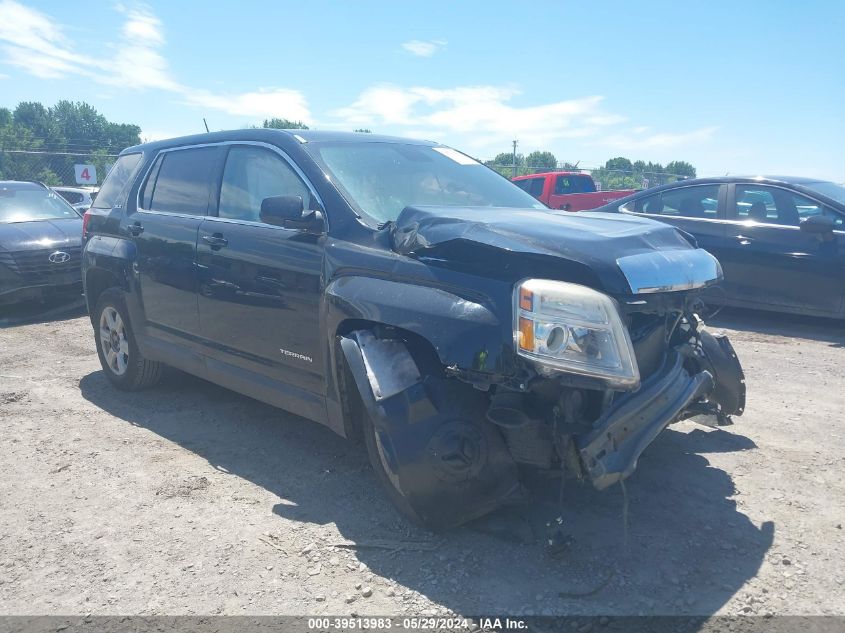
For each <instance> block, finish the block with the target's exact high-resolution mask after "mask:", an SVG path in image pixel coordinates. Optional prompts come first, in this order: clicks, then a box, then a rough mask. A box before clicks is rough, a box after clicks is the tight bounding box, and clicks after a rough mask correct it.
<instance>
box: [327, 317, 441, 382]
mask: <svg viewBox="0 0 845 633" xmlns="http://www.w3.org/2000/svg"><path fill="white" fill-rule="evenodd" d="M355 330H373V331H374V332H375V334H376V336H379V337H385V338H386V337H390V338H399V339H402V341H403V342H404V343H405V346H406V347H407V348H408V352H409V353H410V354H411V356H412V357H413V359H414V362H415V363H416V364H417V367H418V368H419V370H420V374H423V375H426V374H433V375H438V376H439V375H442V373H443V365H442V364H441V362H440V356H439V355H438V353H437V350H436V349H435V348H434V345H432V344H431V342H430V341H429V340H428V339H427V338H425V337H424V336H421V335H419V334H416V333H415V332H411V331H410V330H406V329H404V328H400V327H396V326H393V325H388V324H386V323H379V322H378V321H368V320H365V319H347V320H346V321H343V322H342V323H340V325H338V327H337V331H336V332H335V335H336V336H344V335H346V334H349V333H350V332H354V331H355Z"/></svg>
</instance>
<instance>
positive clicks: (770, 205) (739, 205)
mask: <svg viewBox="0 0 845 633" xmlns="http://www.w3.org/2000/svg"><path fill="white" fill-rule="evenodd" d="M776 193H777V190H776V189H772V188H771V187H760V186H755V185H737V186H736V195H735V196H734V198H735V202H734V214H733V215H734V219H736V220H753V221H754V222H758V223H764V224H781V223H782V222H780V221H779V219H778V206H777V204H776V202H775V194H776ZM784 223H787V222H784ZM796 224H797V221H796Z"/></svg>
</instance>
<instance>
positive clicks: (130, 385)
mask: <svg viewBox="0 0 845 633" xmlns="http://www.w3.org/2000/svg"><path fill="white" fill-rule="evenodd" d="M115 315H117V316H115ZM117 317H119V321H118V318H117ZM92 322H93V325H94V341H95V343H96V345H97V356H98V357H99V358H100V365H102V367H103V373H105V375H106V378H108V379H109V382H110V383H111V384H113V385H114V386H115V387H117V388H118V389H122V390H124V391H138V390H139V389H144V388H146V387H150V386H152V385H155V384H156V383H157V382H158V381H159V379H160V378H161V370H162V365H161V363H159V362H157V361H152V360H148V359H146V358H145V357H144V356H143V355H142V354H141V350H139V349H138V344H137V343H136V341H135V334H134V333H133V331H132V325H131V323H130V321H129V313H128V311H127V310H126V301H125V300H124V295H123V291H122V290H120V289H119V288H109V289H108V290H105V291H104V292H103V293H102V294H101V295H100V297H99V299H98V300H97V306H96V308H95V309H94V314H93V319H92ZM101 326H105V327H101ZM107 333H108V336H106V334H107Z"/></svg>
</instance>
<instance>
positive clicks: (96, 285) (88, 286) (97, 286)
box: [85, 268, 120, 319]
mask: <svg viewBox="0 0 845 633" xmlns="http://www.w3.org/2000/svg"><path fill="white" fill-rule="evenodd" d="M119 287H120V280H119V279H118V278H117V276H116V275H115V274H114V273H111V272H109V271H107V270H103V269H101V268H93V269H91V270H89V271H88V273H87V274H86V275H85V301H86V302H87V303H88V314H89V315H90V316H91V318H92V319H93V318H94V308H95V307H96V305H97V301H99V299H100V295H101V294H103V292H104V291H106V290H108V289H109V288H119Z"/></svg>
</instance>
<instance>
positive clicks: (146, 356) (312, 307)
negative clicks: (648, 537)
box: [83, 130, 745, 528]
mask: <svg viewBox="0 0 845 633" xmlns="http://www.w3.org/2000/svg"><path fill="white" fill-rule="evenodd" d="M86 218H87V225H86V237H85V242H86V243H85V247H84V253H83V261H84V263H83V272H84V281H85V292H86V298H87V301H88V308H89V312H90V315H91V322H92V324H93V326H94V332H95V341H96V346H97V352H98V354H99V357H100V361H101V363H102V366H103V369H104V371H105V375H106V376H107V377H108V379H109V380H110V381H111V382H112V383H113V384H114V385H115V386H117V387H119V388H122V389H138V388H141V387H145V386H148V385H151V384H153V383H155V382H156V381H157V380H158V378H159V375H160V371H161V364H162V363H167V364H169V365H173V366H175V367H178V368H180V369H182V370H184V371H187V372H190V373H193V374H196V375H198V376H202V377H204V378H206V379H208V380H211V381H213V382H216V383H219V384H221V385H224V386H226V387H228V388H230V389H233V390H235V391H239V392H241V393H244V394H247V395H249V396H252V397H255V398H258V399H260V400H263V401H265V402H268V403H271V404H273V405H276V406H279V407H282V408H284V409H287V410H289V411H292V412H294V413H296V414H299V415H301V416H304V417H306V418H310V419H312V420H316V421H317V422H320V423H322V424H326V425H328V426H329V427H330V428H331V429H333V430H334V431H336V432H337V433H339V434H341V435H345V436H347V437H352V438H355V437H361V436H363V439H364V441H365V442H366V446H367V449H368V453H369V456H370V460H371V462H372V464H373V467H374V468H375V471H376V473H377V475H378V478H379V480H380V482H381V483H382V484H383V486H384V488H385V490H386V491H387V494H388V496H389V497H390V499H391V500H392V501H393V502H394V504H395V505H396V506H397V507H398V508H399V509H400V510H401V511H402V512H403V513H404V514H405V515H406V516H407V517H409V518H411V519H412V520H414V521H417V522H419V523H422V524H424V525H427V526H429V527H433V528H446V527H449V526H453V525H456V524H459V523H462V522H465V521H467V520H469V519H471V518H474V517H477V516H480V515H482V514H484V513H486V512H488V511H490V510H492V509H493V508H495V507H496V506H497V505H499V504H501V503H503V502H505V501H508V500H515V499H518V498H519V497H520V495H521V494H522V492H521V491H522V486H521V485H520V479H519V476H520V474H519V473H520V471H519V469H518V468H517V465H521V466H526V467H528V466H530V467H534V468H538V469H542V470H545V471H548V472H552V473H559V474H568V475H574V476H577V477H580V478H583V479H586V480H589V481H591V482H592V483H593V484H594V485H595V486H596V487H598V488H604V487H606V486H609V485H611V484H613V483H615V482H618V481H620V480H621V479H623V478H625V477H627V476H628V475H630V474H631V472H632V471H633V470H634V468H635V467H636V463H637V459H638V457H639V456H640V454H641V453H642V452H643V450H644V449H645V448H646V447H647V446H648V445H649V444H650V443H651V441H652V440H653V439H654V438H655V436H656V435H657V434H658V433H659V432H660V431H661V430H662V429H664V428H665V427H666V426H667V425H668V424H670V423H672V422H674V421H676V420H679V419H682V418H687V417H690V416H693V415H710V416H715V417H716V418H717V419H719V420H721V421H723V422H725V421H727V418H728V416H730V415H732V414H740V413H742V410H743V407H744V401H745V387H744V381H743V377H742V370H741V367H740V365H739V362H738V360H737V358H736V355H735V354H734V352H733V350H732V348H731V345H730V343H729V342H728V339H727V338H724V337H714V336H712V335H710V334H709V333H707V332H706V331H705V330H703V329H702V327H701V323H700V322H699V321H698V319H697V318H696V317H695V316H694V308H695V305H696V301H697V294H698V291H699V289H701V288H703V287H705V286H707V285H708V284H711V283H713V282H715V281H717V280H718V279H719V277H720V274H721V273H720V270H719V265H718V262H717V261H716V260H715V259H714V258H713V257H712V256H711V255H709V254H708V253H706V252H705V251H703V250H701V249H698V248H695V247H694V246H693V245H692V244H691V243H690V241H689V240H688V239H687V238H686V237H685V236H684V235H683V234H682V233H681V232H679V231H677V230H676V229H674V228H672V227H668V226H665V225H662V224H660V223H657V222H653V221H651V220H647V219H642V218H635V217H628V216H620V215H618V214H616V215H596V214H593V215H592V216H590V217H588V216H586V215H575V214H567V213H560V214H555V213H553V212H551V211H550V210H548V209H547V208H546V207H544V206H543V205H542V204H541V203H539V202H537V201H536V200H535V199H533V198H532V197H531V196H529V195H528V194H527V193H525V192H523V191H522V190H520V189H519V188H518V187H516V186H514V185H513V184H512V183H510V182H509V181H508V180H507V179H505V178H502V177H501V176H499V175H498V174H496V173H495V172H493V171H492V170H490V169H488V168H487V167H485V166H483V165H481V164H479V163H477V162H476V161H474V160H473V159H471V158H469V157H467V156H465V155H464V154H462V153H460V152H457V151H455V150H453V149H450V148H448V147H443V146H440V145H436V144H432V143H427V142H417V141H409V140H403V139H397V138H391V137H383V136H376V135H370V134H367V135H361V134H341V133H329V132H322V133H321V132H312V131H297V132H295V133H292V132H285V131H278V130H246V131H238V132H220V133H213V134H207V135H200V136H193V137H187V138H182V139H175V140H170V141H162V142H157V143H151V144H145V145H139V146H137V147H132V148H129V149H127V150H125V151H124V152H122V153H121V155H120V157H119V159H118V160H117V162H116V164H115V167H114V169H113V170H112V172H111V173H110V175H109V177H108V179H107V180H106V182H105V184H104V186H103V188H102V190H101V191H100V194H99V195H98V197H97V199H96V201H95V202H94V206H93V207H92V209H91V210H89V212H88V213H87V214H86Z"/></svg>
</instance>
